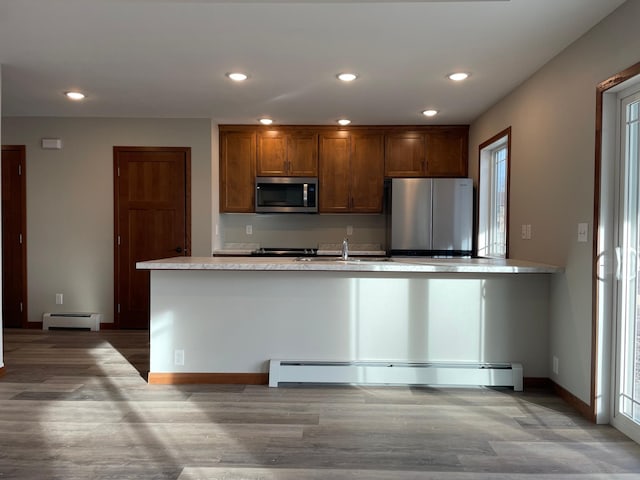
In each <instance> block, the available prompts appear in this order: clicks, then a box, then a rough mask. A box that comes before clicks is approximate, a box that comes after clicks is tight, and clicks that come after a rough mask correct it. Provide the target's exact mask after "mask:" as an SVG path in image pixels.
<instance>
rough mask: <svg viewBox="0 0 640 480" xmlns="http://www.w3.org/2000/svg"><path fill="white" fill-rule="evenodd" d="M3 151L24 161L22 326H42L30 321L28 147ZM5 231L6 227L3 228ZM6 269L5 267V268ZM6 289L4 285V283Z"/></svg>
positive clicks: (4, 148) (14, 147) (22, 193)
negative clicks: (12, 153)
mask: <svg viewBox="0 0 640 480" xmlns="http://www.w3.org/2000/svg"><path fill="white" fill-rule="evenodd" d="M0 151H1V152H4V151H18V152H19V154H20V160H21V161H22V171H21V175H20V190H21V195H20V203H21V204H22V209H21V210H22V215H21V218H20V230H21V231H22V252H21V259H20V263H21V265H22V279H23V281H22V285H21V289H22V316H21V319H20V323H21V327H22V328H30V327H31V328H42V323H41V322H33V323H32V324H30V323H29V316H28V308H29V302H28V293H29V289H28V282H27V149H26V147H25V145H2V149H1V150H0ZM2 231H4V229H3V230H2ZM3 271H4V269H3ZM2 288H3V291H4V285H3V287H2Z"/></svg>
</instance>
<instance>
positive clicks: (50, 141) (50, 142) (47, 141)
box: [42, 138, 62, 150]
mask: <svg viewBox="0 0 640 480" xmlns="http://www.w3.org/2000/svg"><path fill="white" fill-rule="evenodd" d="M42 148H45V149H52V150H60V149H61V148H62V140H61V139H59V138H43V139H42Z"/></svg>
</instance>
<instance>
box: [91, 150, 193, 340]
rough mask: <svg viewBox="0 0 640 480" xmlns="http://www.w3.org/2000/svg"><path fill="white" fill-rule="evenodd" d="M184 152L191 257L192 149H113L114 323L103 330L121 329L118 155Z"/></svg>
mask: <svg viewBox="0 0 640 480" xmlns="http://www.w3.org/2000/svg"><path fill="white" fill-rule="evenodd" d="M125 151H127V152H132V151H133V152H140V153H142V152H184V154H185V177H184V178H185V198H184V202H185V218H184V228H185V240H184V241H185V250H186V252H187V255H188V256H191V147H127V146H114V147H113V272H114V276H113V287H114V290H113V323H112V324H109V323H106V324H104V323H103V324H101V328H102V327H104V328H115V329H120V312H119V311H118V305H119V303H120V269H119V266H120V258H119V257H120V249H119V248H118V237H119V235H120V224H119V215H118V212H119V209H120V201H119V193H120V182H119V178H120V175H119V167H118V153H119V152H125Z"/></svg>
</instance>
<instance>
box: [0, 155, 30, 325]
mask: <svg viewBox="0 0 640 480" xmlns="http://www.w3.org/2000/svg"><path fill="white" fill-rule="evenodd" d="M26 197H27V188H26V170H25V147H24V145H19V146H3V147H2V320H3V325H4V326H5V327H10V328H21V327H26V326H27V237H26V232H27V210H26Z"/></svg>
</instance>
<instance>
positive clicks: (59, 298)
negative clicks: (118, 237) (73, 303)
mask: <svg viewBox="0 0 640 480" xmlns="http://www.w3.org/2000/svg"><path fill="white" fill-rule="evenodd" d="M63 303H64V298H63V296H62V294H61V293H56V305H62V304H63Z"/></svg>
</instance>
